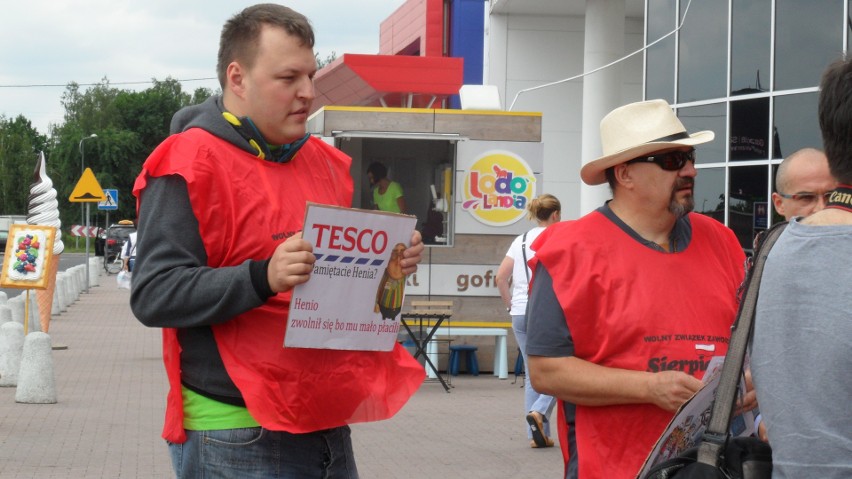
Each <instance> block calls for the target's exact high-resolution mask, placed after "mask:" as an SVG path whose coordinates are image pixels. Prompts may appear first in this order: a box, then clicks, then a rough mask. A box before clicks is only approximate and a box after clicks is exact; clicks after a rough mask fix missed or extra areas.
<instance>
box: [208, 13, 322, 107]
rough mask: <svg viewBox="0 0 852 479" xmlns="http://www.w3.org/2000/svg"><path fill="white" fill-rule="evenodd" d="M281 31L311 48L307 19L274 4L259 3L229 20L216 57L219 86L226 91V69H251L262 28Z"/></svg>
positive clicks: (312, 32) (223, 30) (309, 27)
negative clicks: (235, 64)
mask: <svg viewBox="0 0 852 479" xmlns="http://www.w3.org/2000/svg"><path fill="white" fill-rule="evenodd" d="M266 25H270V26H273V27H279V28H282V29H284V31H286V32H287V33H288V34H290V35H292V36H294V37H296V38H298V39H299V40H300V41H301V42H302V45H303V46H308V47H311V48H313V47H314V30H313V28H311V23H310V21H308V18H307V17H305V16H304V15H302V14H301V13H299V12H297V11H295V10H293V9H290V8H287V7H285V6H283V5H277V4H274V3H261V4H258V5H253V6H251V7H247V8H246V9H244V10H243V11H241V12H240V13H238V14H236V15H234V16H233V17H231V19H230V20H228V21H227V22H226V23H225V26H224V27H222V35H221V37H220V38H219V55H218V58H217V64H216V73H217V74H218V75H219V84H220V85H221V86H222V89H223V90H224V89H225V86H226V83H227V78H226V77H227V72H228V65H230V64H231V62H233V61H238V62H240V64H241V65H243V66H244V67H246V68H251V67H252V66H254V61H255V58H256V57H257V45H258V38H260V32H261V30H262V29H263V27H264V26H266Z"/></svg>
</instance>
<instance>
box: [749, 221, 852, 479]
mask: <svg viewBox="0 0 852 479" xmlns="http://www.w3.org/2000/svg"><path fill="white" fill-rule="evenodd" d="M850 258H852V226H841V225H837V226H808V225H803V224H801V223H799V222H798V221H792V222H791V223H790V225H789V226H788V227H787V229H786V231H784V233H783V234H782V235H781V237H780V238H779V239H778V242H777V243H776V244H775V246H773V248H772V251H770V253H769V257H768V258H767V261H766V266H765V270H764V272H763V278H762V280H761V285H760V296H759V297H758V302H757V311H756V315H755V329H754V338H753V343H752V356H751V369H752V374H753V377H754V384H755V389H756V390H757V400H758V403H759V404H760V411H761V413H762V414H763V418H764V421H766V426H767V432H768V434H769V442H770V444H771V445H772V462H773V473H772V477H774V478H782V477H783V478H787V477H791V478H792V477H795V478H798V477H819V478H849V477H852V374H850V371H852V353H850V346H852V268H850V265H851V264H852V262H850Z"/></svg>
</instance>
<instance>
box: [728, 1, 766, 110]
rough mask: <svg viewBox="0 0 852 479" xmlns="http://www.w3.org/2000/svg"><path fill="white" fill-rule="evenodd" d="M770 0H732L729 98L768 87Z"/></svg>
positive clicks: (764, 89)
mask: <svg viewBox="0 0 852 479" xmlns="http://www.w3.org/2000/svg"><path fill="white" fill-rule="evenodd" d="M771 8H772V0H734V1H733V4H732V13H731V95H743V94H748V93H755V92H759V91H767V90H769V86H770V76H769V74H770V71H769V69H770V61H771V51H770V47H771V46H772V37H771V29H772V17H771V15H770V13H771Z"/></svg>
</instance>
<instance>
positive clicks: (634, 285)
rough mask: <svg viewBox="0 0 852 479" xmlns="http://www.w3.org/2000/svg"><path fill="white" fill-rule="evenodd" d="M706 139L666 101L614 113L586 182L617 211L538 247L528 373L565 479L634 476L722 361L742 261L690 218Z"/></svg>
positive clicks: (727, 240) (549, 234)
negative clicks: (551, 403) (559, 412)
mask: <svg viewBox="0 0 852 479" xmlns="http://www.w3.org/2000/svg"><path fill="white" fill-rule="evenodd" d="M712 139H713V133H712V132H710V131H702V132H698V133H693V134H689V133H687V132H686V129H685V128H684V126H683V125H682V124H681V122H680V121H679V120H678V118H677V116H675V114H674V112H672V110H671V108H670V107H669V105H668V104H667V103H666V102H665V101H662V100H652V101H645V102H640V103H632V104H629V105H626V106H623V107H620V108H617V109H615V110H614V111H612V112H611V113H609V114H608V115H607V116H606V117H605V118H604V119H603V120H602V121H601V140H602V142H603V152H604V156H602V157H601V158H598V159H596V160H594V161H592V162H590V163H588V164H586V165H585V166H584V167H583V169H582V170H581V172H580V176H581V177H582V179H583V181H584V182H585V183H587V184H589V185H598V184H602V183H605V182H608V183H609V185H610V188H611V189H612V194H613V199H612V200H611V201H608V202H607V203H606V204H604V205H603V206H601V207H600V208H598V209H597V210H596V211H594V212H592V213H589V214H588V215H586V216H584V217H582V218H580V219H579V220H577V221H570V222H563V223H559V224H556V225H553V226H551V227H550V228H548V229H547V230H546V231H545V232H544V233H542V234H541V235H540V236H539V238H538V239H537V240H536V242H535V243H534V244H533V245H532V248H533V249H534V250H536V258H535V259H534V260H533V261H532V263H534V264H533V265H532V266H533V267H534V270H535V275H534V278H533V285H532V290H531V295H530V306H529V310H528V313H527V314H528V315H529V317H530V318H535V321H530V322H529V326H528V330H527V335H528V336H527V354H528V356H529V373H530V377H531V379H532V383H533V386H534V387H535V389H536V390H537V391H540V392H542V393H546V394H551V395H554V396H556V397H558V398H559V399H560V400H561V402H562V407H563V412H564V414H565V418H566V421H565V423H563V424H560V444H561V446H562V450H563V453H564V456H565V458H566V464H565V466H566V477H571V478H576V477H581V478H593V477H606V478H633V477H634V476H635V475H636V473H637V472H638V471H639V469H640V467H641V466H642V463H643V461H644V459H645V457H646V456H647V455H648V453H649V452H650V450H651V448H652V447H653V445H654V443H655V441H656V440H657V438H659V436H660V435H661V434H662V432H663V430H664V429H665V427H666V425H667V423H668V422H669V420H671V418H672V416H673V414H674V412H675V411H676V410H677V408H678V407H679V406H680V405H681V404H683V403H684V402H685V401H686V400H687V399H689V397H690V396H692V394H693V393H694V392H695V391H697V390H698V389H699V388H700V387H701V384H702V383H701V380H700V379H699V378H701V377H702V375H703V374H704V371H705V370H706V368H707V364H708V362H709V361H710V359H711V358H712V357H713V356H720V355H724V354H725V352H726V351H727V338H728V336H729V333H730V326H731V323H732V321H733V319H734V317H735V314H736V309H737V302H736V291H737V287H738V286H739V285H740V283H741V281H742V279H743V262H744V259H745V257H744V254H743V251H742V249H741V248H740V245H739V243H738V241H737V239H736V237H735V236H734V234H733V232H732V231H731V230H729V229H728V228H726V227H725V226H723V225H721V224H719V223H718V222H717V221H715V220H713V219H711V218H709V217H706V216H703V215H699V214H695V213H691V211H692V208H693V204H694V201H693V187H694V184H695V176H696V170H695V166H694V162H695V150H694V149H693V146H694V145H698V144H701V143H706V142H708V141H711V140H712ZM566 426H567V427H566Z"/></svg>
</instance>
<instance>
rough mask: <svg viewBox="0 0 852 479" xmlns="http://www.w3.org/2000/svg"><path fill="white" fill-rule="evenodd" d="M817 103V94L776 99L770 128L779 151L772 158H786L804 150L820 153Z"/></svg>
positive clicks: (820, 140) (786, 96)
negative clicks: (773, 131)
mask: <svg viewBox="0 0 852 479" xmlns="http://www.w3.org/2000/svg"><path fill="white" fill-rule="evenodd" d="M818 101H819V93H818V92H813V93H798V94H796V95H781V96H776V97H775V109H774V110H773V117H774V118H773V120H774V123H773V124H774V126H775V131H776V133H777V135H778V139H779V143H780V148H776V149H775V150H774V151H773V153H772V157H773V158H786V157H788V156H790V154H792V153H793V152H794V151H796V150H800V149H802V148H806V147H810V148H818V149H820V150H821V149H822V134H821V133H820V131H819V119H818V118H817V102H818Z"/></svg>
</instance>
